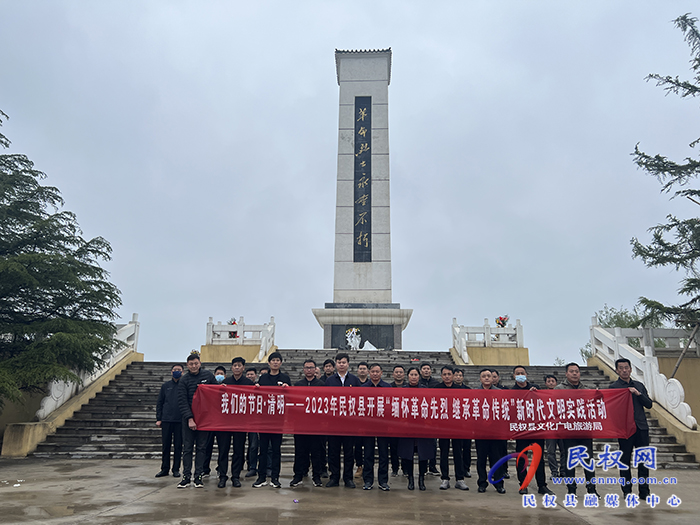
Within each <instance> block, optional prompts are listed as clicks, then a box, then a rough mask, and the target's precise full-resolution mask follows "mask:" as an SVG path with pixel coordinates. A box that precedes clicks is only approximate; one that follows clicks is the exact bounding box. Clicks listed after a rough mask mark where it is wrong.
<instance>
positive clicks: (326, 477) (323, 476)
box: [321, 470, 328, 479]
mask: <svg viewBox="0 0 700 525" xmlns="http://www.w3.org/2000/svg"><path fill="white" fill-rule="evenodd" d="M321 479H328V472H326V471H325V470H324V471H323V472H321Z"/></svg>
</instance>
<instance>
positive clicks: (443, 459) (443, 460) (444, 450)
mask: <svg viewBox="0 0 700 525" xmlns="http://www.w3.org/2000/svg"><path fill="white" fill-rule="evenodd" d="M450 441H451V442H452V462H453V463H454V466H455V479H456V480H458V481H459V480H460V479H464V458H462V440H461V439H444V438H442V439H440V440H439V444H440V479H450Z"/></svg>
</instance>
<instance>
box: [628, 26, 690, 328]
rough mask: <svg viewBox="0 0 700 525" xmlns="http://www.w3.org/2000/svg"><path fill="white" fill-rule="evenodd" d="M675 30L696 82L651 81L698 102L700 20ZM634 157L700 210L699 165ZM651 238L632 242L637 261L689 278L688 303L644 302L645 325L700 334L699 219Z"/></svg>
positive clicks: (683, 291)
mask: <svg viewBox="0 0 700 525" xmlns="http://www.w3.org/2000/svg"><path fill="white" fill-rule="evenodd" d="M674 24H675V25H676V27H677V28H679V29H680V30H681V31H682V32H683V34H684V35H685V41H686V42H687V43H688V45H689V46H690V50H691V55H692V58H691V60H690V64H691V70H692V72H693V77H692V79H691V80H681V79H679V78H678V77H677V76H676V77H671V76H662V75H657V74H652V75H649V76H648V77H647V80H654V81H656V84H657V85H658V86H662V87H663V88H664V90H666V92H667V93H674V94H676V95H680V96H681V97H682V98H686V97H697V96H698V95H700V32H699V31H698V28H697V27H696V24H697V18H693V17H691V16H690V14H685V15H683V16H681V17H678V18H677V19H676V20H674ZM699 143H700V139H696V140H693V142H691V143H690V144H689V146H690V148H694V147H695V146H697V145H698V144H699ZM633 156H634V162H635V163H636V164H637V166H639V167H640V168H641V169H643V170H644V171H646V172H647V173H649V174H650V175H653V176H655V177H656V178H657V179H658V180H659V182H660V183H661V184H662V192H664V193H669V192H671V191H673V196H672V197H671V198H675V197H687V198H689V199H691V200H692V201H693V202H695V203H697V204H700V202H698V201H699V200H700V190H697V189H692V188H688V187H687V186H688V184H689V183H690V181H691V180H693V179H695V178H696V177H697V176H698V175H699V174H700V161H699V160H698V159H694V158H691V157H688V158H686V159H684V160H683V161H682V162H676V161H673V160H671V159H669V158H667V157H665V156H663V155H659V154H657V155H648V154H647V153H644V152H643V151H641V150H640V149H639V144H637V146H635V150H634V153H633ZM649 232H650V233H651V234H652V239H651V242H650V243H649V244H642V243H641V242H640V241H639V240H638V239H636V238H634V239H632V241H631V243H632V253H633V255H634V257H639V258H640V259H642V261H644V263H645V264H646V266H648V267H654V266H672V267H675V269H676V270H681V271H683V272H684V273H685V277H684V278H683V279H681V283H680V289H679V290H678V292H679V294H680V295H681V296H683V297H684V299H683V300H682V301H683V302H680V303H679V304H676V305H666V304H663V303H661V302H659V301H656V300H653V299H649V298H646V297H641V298H640V300H639V304H640V305H641V306H642V307H643V308H644V317H643V319H642V323H643V324H647V322H648V321H650V320H656V321H659V320H664V319H665V320H669V321H671V322H673V323H674V324H675V325H676V326H678V327H681V328H686V329H691V328H696V327H697V326H698V324H699V323H700V271H699V268H698V263H699V261H700V219H698V218H695V217H693V218H688V219H679V218H677V217H675V216H674V215H668V216H667V222H666V223H665V224H659V225H657V226H654V227H652V228H650V229H649Z"/></svg>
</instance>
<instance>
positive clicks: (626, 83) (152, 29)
mask: <svg viewBox="0 0 700 525" xmlns="http://www.w3.org/2000/svg"><path fill="white" fill-rule="evenodd" d="M697 6H698V4H697V2H690V1H673V2H669V1H655V2H652V1H640V0H636V1H613V2H611V1H609V0H606V1H591V0H587V1H569V2H561V1H548V2H545V1H521V0H513V1H482V2H471V1H453V2H446V1H439V0H437V1H436V0H434V1H431V2H412V1H406V0H401V1H392V2H387V1H377V0H375V1H372V2H364V1H354V2H333V1H300V0H296V1H294V2H288V1H276V2H265V1H257V2H233V1H229V2H223V1H222V2H215V1H205V0H197V1H192V2H181V1H172V0H169V1H145V0H139V1H119V2H117V1H113V2H92V1H87V0H85V1H66V2H59V1H56V2H49V1H45V2H41V1H34V2H26V1H21V0H0V49H1V50H2V53H1V55H0V57H1V58H0V109H2V110H3V111H4V112H5V113H7V114H8V115H9V116H10V120H9V121H8V122H6V123H5V125H4V126H3V128H2V132H3V133H4V134H5V135H6V136H7V137H8V138H9V139H10V140H11V141H12V142H13V144H12V148H11V150H10V152H12V153H24V154H26V155H28V156H29V157H30V158H31V159H32V160H33V161H34V162H35V165H36V167H37V168H38V169H40V170H42V171H44V172H45V173H46V174H47V175H48V178H47V180H46V182H45V183H46V184H50V185H54V186H57V187H58V188H59V189H60V190H61V192H62V194H63V197H64V198H65V201H66V206H65V208H66V209H68V210H71V211H73V212H75V213H76V214H77V217H78V221H79V222H80V225H81V226H82V228H83V230H84V234H85V236H86V237H94V236H98V235H99V236H103V237H105V238H106V239H107V240H108V241H109V242H110V243H111V245H112V248H113V250H114V253H113V260H112V261H110V262H109V263H108V264H107V265H106V266H107V268H108V269H109V271H110V272H111V277H112V280H113V282H114V283H115V284H116V285H117V286H118V287H119V289H120V290H121V291H122V300H123V303H124V304H123V306H122V308H121V309H120V311H119V313H120V315H121V317H122V318H123V319H129V318H130V317H131V314H132V312H138V314H139V319H140V321H141V337H140V341H139V347H140V350H141V351H142V352H144V353H145V355H146V359H147V360H174V359H183V358H184V357H185V356H186V355H187V353H188V352H189V350H190V349H192V348H198V347H199V346H200V345H201V344H203V343H204V336H205V326H206V322H207V319H208V318H209V317H210V316H211V317H214V319H215V321H225V320H227V319H229V318H230V317H232V316H233V317H236V318H238V317H239V316H241V315H242V316H245V319H246V321H247V322H249V323H252V324H262V323H264V322H267V321H269V318H270V316H274V317H275V320H276V323H277V337H276V343H277V345H278V346H280V347H281V348H320V347H322V344H323V332H322V329H321V328H320V326H319V325H318V324H317V322H316V320H315V318H314V316H313V315H312V313H311V309H312V308H319V307H323V305H324V303H325V302H331V301H332V299H333V293H332V292H333V242H334V221H335V183H336V162H337V147H338V146H337V133H338V131H337V128H338V85H337V82H336V73H335V60H334V50H335V49H336V48H339V49H378V48H386V47H391V48H392V51H393V64H392V74H391V85H390V86H389V136H390V151H391V207H392V209H391V213H392V215H391V222H392V224H391V226H392V259H393V261H392V262H393V298H394V302H398V303H401V306H402V307H403V308H412V309H413V310H414V312H413V317H412V319H411V321H410V324H409V326H408V328H407V329H406V330H405V331H404V334H403V338H404V339H403V340H404V348H405V349H409V350H419V349H432V350H446V349H448V348H449V347H450V346H451V344H452V340H451V335H450V325H451V323H452V318H453V317H456V318H457V320H458V322H459V323H460V324H465V325H471V326H474V325H482V324H483V320H484V318H489V320H490V322H491V324H492V325H493V324H494V318H495V317H496V316H499V315H506V314H507V315H509V316H510V317H511V320H512V321H513V322H514V321H515V319H520V320H521V322H522V324H523V326H524V335H525V345H526V346H527V347H529V349H530V361H531V363H533V364H552V363H553V361H554V359H555V358H556V357H562V358H564V359H566V360H570V359H578V349H579V347H580V346H582V345H583V344H585V343H586V341H588V338H589V331H588V329H589V325H590V318H591V316H592V315H593V313H594V312H595V311H596V310H599V309H601V308H602V307H603V305H604V304H606V303H607V304H608V305H610V306H614V307H620V306H625V307H628V308H631V307H632V306H633V305H634V304H635V303H636V301H637V299H638V298H639V297H640V296H642V295H644V296H647V297H651V298H654V299H658V300H662V301H675V300H676V290H677V288H678V279H679V277H680V276H679V275H678V274H676V273H675V272H674V271H672V270H670V269H669V270H666V269H647V268H645V267H644V265H643V263H642V262H641V261H639V260H634V259H632V256H631V249H630V244H629V243H630V239H631V238H632V237H635V236H636V237H639V238H640V239H642V240H648V239H649V235H648V233H647V229H648V228H649V227H650V226H653V225H655V224H657V223H659V222H662V221H663V220H664V218H665V216H666V215H667V214H669V213H673V214H676V215H678V216H680V217H687V216H689V215H691V214H696V213H697V207H696V205H694V204H692V203H689V202H686V201H683V200H672V201H669V199H668V196H667V195H663V194H660V192H659V190H660V185H659V184H658V182H657V181H656V180H655V179H653V178H652V177H650V176H648V175H646V174H644V173H643V172H641V171H639V170H638V169H636V167H635V165H634V164H633V163H632V158H631V156H630V153H631V152H632V151H633V149H634V145H635V144H636V143H637V142H640V147H641V148H642V149H644V150H645V151H647V152H649V153H662V154H664V155H668V156H671V157H673V158H675V159H682V158H683V157H686V156H694V157H696V152H694V150H691V149H690V148H689V147H688V144H689V143H690V142H691V141H693V140H694V139H696V138H697V137H698V136H700V133H698V126H697V119H698V103H697V100H681V99H679V98H678V97H675V96H664V91H663V90H662V89H661V88H658V87H655V86H654V84H653V83H648V82H645V81H644V77H645V76H646V75H647V74H649V73H661V74H670V75H674V76H675V75H680V76H681V77H682V78H688V77H690V72H689V59H690V52H689V47H688V46H687V44H686V43H685V42H684V41H683V35H682V33H681V32H680V31H679V30H678V29H676V28H675V27H674V26H673V24H672V23H671V21H672V20H673V19H674V18H676V17H678V16H679V15H682V14H684V13H686V12H692V11H693V9H694V8H695V11H696V12H694V13H693V14H694V15H696V16H700V8H697ZM693 122H695V123H696V124H695V125H694V124H693Z"/></svg>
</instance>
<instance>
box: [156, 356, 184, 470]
mask: <svg viewBox="0 0 700 525" xmlns="http://www.w3.org/2000/svg"><path fill="white" fill-rule="evenodd" d="M182 370H183V368H182V365H180V364H174V365H173V366H172V367H171V369H170V373H171V376H172V379H170V380H168V381H166V382H165V383H163V386H161V387H160V394H158V402H157V403H156V426H157V427H160V430H161V437H162V441H163V449H162V459H161V462H160V472H158V474H156V477H157V478H162V477H163V476H167V475H168V474H169V473H170V445H171V444H172V445H173V477H176V478H179V477H180V463H181V461H182V416H181V415H180V406H179V405H178V401H177V382H178V381H180V377H182Z"/></svg>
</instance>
